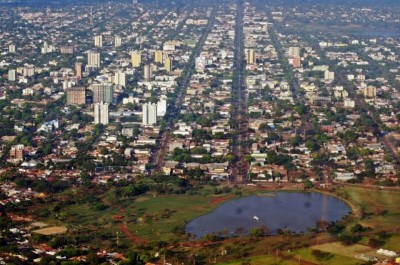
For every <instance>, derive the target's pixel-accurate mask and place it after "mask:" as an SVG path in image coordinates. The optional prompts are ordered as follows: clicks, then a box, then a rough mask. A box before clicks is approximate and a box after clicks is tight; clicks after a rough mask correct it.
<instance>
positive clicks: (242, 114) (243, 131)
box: [231, 0, 249, 183]
mask: <svg viewBox="0 0 400 265" xmlns="http://www.w3.org/2000/svg"><path fill="white" fill-rule="evenodd" d="M243 9H244V7H243V2H242V0H238V1H237V11H236V25H235V40H234V45H235V47H234V64H233V72H234V74H235V75H236V76H235V77H234V80H233V84H232V98H233V101H232V105H233V111H232V118H231V119H232V123H233V129H234V132H233V137H232V144H231V151H232V153H233V155H234V156H235V161H234V162H233V163H232V164H231V181H232V182H235V183H236V182H243V181H245V180H246V176H247V173H248V170H249V165H248V163H247V162H246V161H245V156H246V154H247V153H248V148H247V128H248V121H247V115H246V112H247V111H246V109H247V108H246V84H245V69H246V64H245V62H244V59H245V53H244V37H243Z"/></svg>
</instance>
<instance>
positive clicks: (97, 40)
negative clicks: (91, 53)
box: [94, 35, 103, 48]
mask: <svg viewBox="0 0 400 265" xmlns="http://www.w3.org/2000/svg"><path fill="white" fill-rule="evenodd" d="M94 46H96V47H100V48H101V47H103V36H102V35H99V36H94Z"/></svg>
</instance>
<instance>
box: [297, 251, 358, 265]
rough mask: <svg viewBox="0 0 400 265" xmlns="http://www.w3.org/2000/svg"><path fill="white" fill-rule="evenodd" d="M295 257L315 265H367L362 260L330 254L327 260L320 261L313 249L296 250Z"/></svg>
mask: <svg viewBox="0 0 400 265" xmlns="http://www.w3.org/2000/svg"><path fill="white" fill-rule="evenodd" d="M292 255H293V257H294V258H296V259H299V258H300V260H306V261H310V262H312V263H315V264H324V265H338V264H340V265H361V264H365V262H364V261H362V260H357V259H355V258H349V257H346V256H342V255H336V254H333V253H330V254H329V255H327V257H326V258H322V259H318V258H317V257H315V256H314V255H313V254H312V249H310V248H307V249H300V250H295V251H293V253H292Z"/></svg>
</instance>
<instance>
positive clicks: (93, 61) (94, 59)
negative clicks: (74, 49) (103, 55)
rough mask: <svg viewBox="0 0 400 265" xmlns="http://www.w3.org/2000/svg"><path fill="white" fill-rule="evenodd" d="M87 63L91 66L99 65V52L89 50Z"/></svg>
mask: <svg viewBox="0 0 400 265" xmlns="http://www.w3.org/2000/svg"><path fill="white" fill-rule="evenodd" d="M88 65H89V66H92V67H100V53H98V52H89V53H88Z"/></svg>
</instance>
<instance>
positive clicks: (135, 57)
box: [131, 51, 142, 67]
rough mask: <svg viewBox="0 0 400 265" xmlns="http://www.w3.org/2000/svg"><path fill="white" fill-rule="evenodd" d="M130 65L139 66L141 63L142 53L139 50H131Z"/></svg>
mask: <svg viewBox="0 0 400 265" xmlns="http://www.w3.org/2000/svg"><path fill="white" fill-rule="evenodd" d="M131 63H132V67H139V66H140V64H141V63H142V53H141V52H140V51H133V52H132V53H131Z"/></svg>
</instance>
